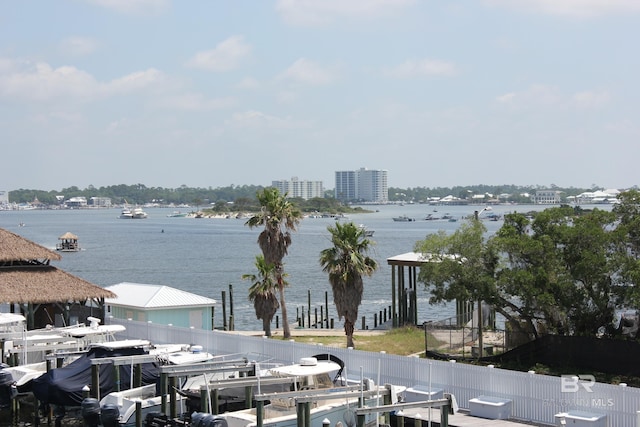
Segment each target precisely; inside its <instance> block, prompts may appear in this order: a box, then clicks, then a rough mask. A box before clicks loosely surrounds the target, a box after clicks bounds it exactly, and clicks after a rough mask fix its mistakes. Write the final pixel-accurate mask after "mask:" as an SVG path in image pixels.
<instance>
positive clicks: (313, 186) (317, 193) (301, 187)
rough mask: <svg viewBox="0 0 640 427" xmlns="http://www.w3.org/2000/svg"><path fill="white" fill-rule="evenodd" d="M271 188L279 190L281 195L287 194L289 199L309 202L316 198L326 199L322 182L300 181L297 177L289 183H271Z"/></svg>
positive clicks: (283, 181)
mask: <svg viewBox="0 0 640 427" xmlns="http://www.w3.org/2000/svg"><path fill="white" fill-rule="evenodd" d="M271 186H272V187H275V188H277V189H278V191H280V193H281V194H285V193H287V197H290V198H298V197H299V198H301V199H304V200H309V199H313V198H315V197H324V188H323V187H322V181H300V180H299V179H298V177H297V176H294V177H293V178H291V180H289V181H286V180H281V181H271Z"/></svg>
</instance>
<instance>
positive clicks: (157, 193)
mask: <svg viewBox="0 0 640 427" xmlns="http://www.w3.org/2000/svg"><path fill="white" fill-rule="evenodd" d="M263 189H264V187H263V186H259V185H239V186H236V185H233V184H232V185H229V186H227V187H216V188H213V187H207V188H202V187H197V188H194V187H187V186H186V185H181V186H180V187H178V188H163V187H147V186H146V185H144V184H134V185H125V184H119V185H111V186H107V187H94V186H93V185H90V186H88V187H87V188H85V189H80V188H78V187H75V186H73V187H68V188H63V189H61V190H50V191H45V190H33V189H22V188H21V189H19V190H12V191H10V192H9V201H10V202H14V203H28V202H32V201H33V200H34V199H37V200H39V201H40V202H41V203H44V204H47V205H56V204H59V201H58V199H57V197H58V196H63V197H64V199H65V200H67V199H70V198H72V197H85V198H87V200H89V199H90V198H91V197H109V198H111V200H112V202H113V203H114V204H123V203H129V204H140V205H143V204H146V203H159V204H164V205H170V204H174V205H179V204H188V205H191V206H199V207H205V206H206V207H209V206H211V207H213V208H214V209H215V210H222V209H223V207H224V206H225V205H226V204H227V203H229V202H232V203H234V204H235V205H236V207H237V206H245V205H246V206H254V207H255V206H258V205H259V203H258V201H257V199H256V194H257V193H258V192H259V191H261V190H263ZM541 189H553V190H558V191H561V192H562V194H563V196H565V197H567V196H575V195H578V194H580V193H583V192H586V191H594V190H597V189H601V188H599V187H596V186H595V184H594V185H593V186H592V188H590V189H586V188H574V187H570V188H561V187H558V186H556V185H553V184H552V185H551V186H539V185H531V186H517V185H483V184H479V185H469V186H454V187H434V188H429V187H415V188H397V187H390V188H389V201H392V202H400V201H410V202H415V203H422V202H426V201H428V200H429V199H430V198H434V197H445V196H449V195H452V196H455V197H458V198H460V199H469V198H471V197H473V196H477V195H487V196H486V198H487V199H490V198H493V199H498V198H500V200H501V201H504V202H514V203H530V202H531V198H530V197H529V195H532V194H535V192H536V190H541ZM333 198H334V194H333V190H327V191H325V194H324V198H317V199H313V200H312V201H304V200H302V199H293V200H292V201H295V202H296V203H297V204H298V205H299V206H300V207H301V209H302V210H303V211H309V210H313V209H312V207H309V206H307V205H309V204H311V205H313V206H315V207H316V208H317V209H316V210H318V211H324V210H325V209H326V208H323V206H327V207H329V208H335V207H336V206H339V205H340V203H336V202H335V201H331V199H333Z"/></svg>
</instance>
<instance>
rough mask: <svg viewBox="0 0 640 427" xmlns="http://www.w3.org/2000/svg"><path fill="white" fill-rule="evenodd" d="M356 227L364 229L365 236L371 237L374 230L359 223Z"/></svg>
mask: <svg viewBox="0 0 640 427" xmlns="http://www.w3.org/2000/svg"><path fill="white" fill-rule="evenodd" d="M358 228H360V229H361V230H363V231H364V236H365V237H373V233H374V232H375V231H374V230H370V229H368V228H367V227H366V226H365V225H364V224H360V225H359V226H358Z"/></svg>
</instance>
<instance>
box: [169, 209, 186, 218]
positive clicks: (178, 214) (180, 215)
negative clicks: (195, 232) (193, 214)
mask: <svg viewBox="0 0 640 427" xmlns="http://www.w3.org/2000/svg"><path fill="white" fill-rule="evenodd" d="M187 215H189V214H188V213H186V212H180V211H173V212H172V213H170V214H168V215H167V216H168V217H169V218H184V217H185V216H187Z"/></svg>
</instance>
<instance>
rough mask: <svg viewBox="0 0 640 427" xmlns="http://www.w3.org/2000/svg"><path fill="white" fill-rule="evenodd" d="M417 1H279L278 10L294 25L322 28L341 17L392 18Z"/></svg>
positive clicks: (284, 18) (283, 17)
mask: <svg viewBox="0 0 640 427" xmlns="http://www.w3.org/2000/svg"><path fill="white" fill-rule="evenodd" d="M415 3H416V1H415V0H349V1H344V0H322V1H317V0H278V3H277V4H276V10H277V11H278V12H279V13H280V15H281V16H282V19H283V20H284V21H285V22H287V23H289V24H291V25H301V26H321V25H326V24H328V23H331V22H333V21H336V20H338V19H341V18H367V19H370V18H378V17H384V18H388V17H389V15H390V14H393V13H395V12H396V11H400V10H403V9H405V8H407V7H408V6H411V5H413V4H415Z"/></svg>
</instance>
